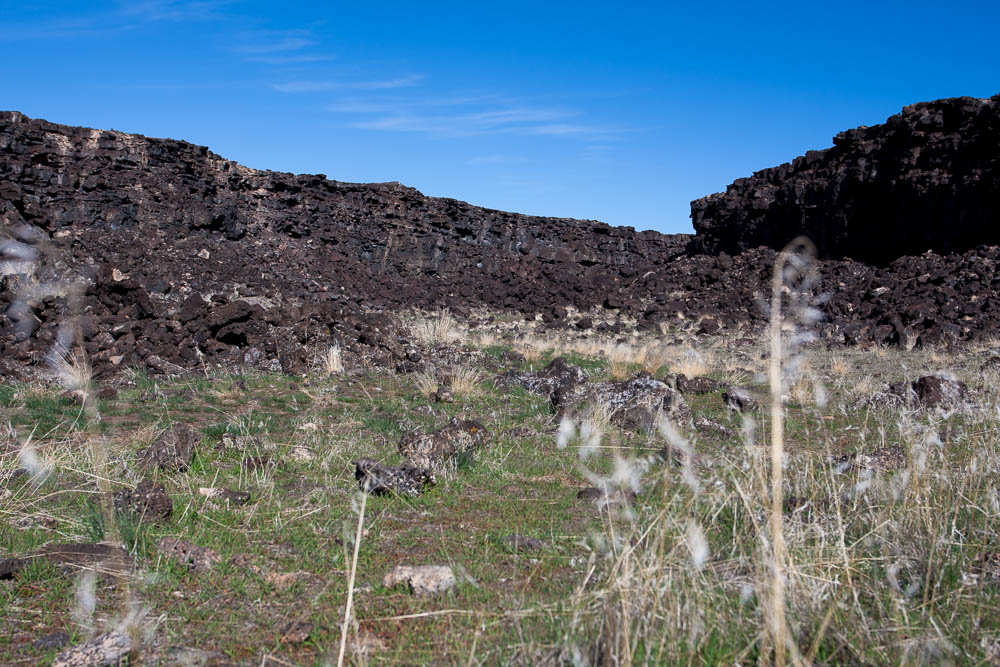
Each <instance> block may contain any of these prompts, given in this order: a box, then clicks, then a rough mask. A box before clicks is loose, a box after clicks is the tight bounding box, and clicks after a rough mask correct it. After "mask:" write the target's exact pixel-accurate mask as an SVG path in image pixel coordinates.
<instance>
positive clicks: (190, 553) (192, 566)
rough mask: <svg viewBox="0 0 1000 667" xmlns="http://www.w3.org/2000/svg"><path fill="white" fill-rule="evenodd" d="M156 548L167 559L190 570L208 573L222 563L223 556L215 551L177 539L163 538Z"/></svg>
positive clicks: (158, 541)
mask: <svg viewBox="0 0 1000 667" xmlns="http://www.w3.org/2000/svg"><path fill="white" fill-rule="evenodd" d="M156 548H157V549H159V550H160V553H161V554H163V555H164V556H166V557H167V558H170V559H173V560H175V561H178V562H179V563H182V564H184V565H187V567H188V569H189V570H193V571H195V572H207V571H208V570H211V569H212V568H213V567H215V566H216V565H218V564H219V563H221V562H222V556H220V555H219V553H218V552H217V551H215V550H214V549H209V548H208V547H199V546H197V545H195V544H191V543H190V542H186V541H185V540H182V539H179V538H176V537H161V538H160V539H159V540H157V542H156Z"/></svg>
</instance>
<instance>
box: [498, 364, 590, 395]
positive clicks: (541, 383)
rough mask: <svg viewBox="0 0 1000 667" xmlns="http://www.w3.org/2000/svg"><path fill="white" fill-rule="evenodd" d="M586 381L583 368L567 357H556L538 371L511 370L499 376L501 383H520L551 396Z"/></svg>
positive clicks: (535, 391)
mask: <svg viewBox="0 0 1000 667" xmlns="http://www.w3.org/2000/svg"><path fill="white" fill-rule="evenodd" d="M586 381H587V374H586V373H584V372H583V369H582V368H580V367H579V366H574V365H573V364H571V363H569V362H568V361H567V360H566V358H565V357H556V358H555V359H553V360H552V361H550V362H549V363H548V365H546V366H545V368H543V369H542V370H540V371H538V372H537V373H529V372H519V371H510V372H508V373H504V374H503V375H501V376H500V378H499V382H500V383H501V384H508V385H510V384H514V385H518V386H521V387H524V388H525V389H527V390H528V391H530V392H532V393H535V394H541V395H542V396H551V395H552V394H553V393H555V392H556V391H557V390H559V389H562V390H563V391H567V390H570V389H571V388H573V387H575V386H577V385H581V384H584V383H585V382H586Z"/></svg>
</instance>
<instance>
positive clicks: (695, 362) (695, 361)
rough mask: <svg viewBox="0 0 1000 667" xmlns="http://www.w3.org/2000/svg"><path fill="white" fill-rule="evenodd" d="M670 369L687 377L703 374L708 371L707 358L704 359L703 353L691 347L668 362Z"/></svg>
mask: <svg viewBox="0 0 1000 667" xmlns="http://www.w3.org/2000/svg"><path fill="white" fill-rule="evenodd" d="M670 371H671V372H673V373H679V374H680V375H684V376H686V377H689V378H693V377H698V376H700V375H705V374H707V373H708V371H709V363H708V359H706V357H705V353H702V352H699V351H698V350H696V349H694V348H693V347H692V348H688V349H687V350H685V351H684V353H683V354H682V355H681V357H680V359H675V360H674V361H673V362H671V363H670Z"/></svg>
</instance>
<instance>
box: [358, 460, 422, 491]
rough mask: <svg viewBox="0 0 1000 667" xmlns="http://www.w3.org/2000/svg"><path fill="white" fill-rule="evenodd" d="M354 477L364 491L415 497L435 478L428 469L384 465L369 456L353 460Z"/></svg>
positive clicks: (407, 465) (408, 465) (406, 465)
mask: <svg viewBox="0 0 1000 667" xmlns="http://www.w3.org/2000/svg"><path fill="white" fill-rule="evenodd" d="M354 478H355V479H356V480H357V481H358V486H360V487H361V490H362V491H364V492H365V493H371V494H374V495H384V494H388V493H395V494H397V495H400V496H410V497H416V496H419V495H420V494H421V493H423V491H424V489H425V488H426V487H429V486H433V485H434V482H435V479H434V475H433V474H432V473H431V471H430V470H428V469H426V468H420V467H417V466H414V465H410V464H404V465H401V466H395V467H392V466H385V465H382V464H380V463H378V462H377V461H374V460H372V459H369V458H364V459H360V460H358V461H355V462H354Z"/></svg>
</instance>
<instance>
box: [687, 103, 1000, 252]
mask: <svg viewBox="0 0 1000 667" xmlns="http://www.w3.org/2000/svg"><path fill="white" fill-rule="evenodd" d="M833 143H834V146H833V148H829V149H827V150H822V151H809V152H807V153H806V154H805V155H804V156H801V157H797V158H795V159H794V160H793V161H792V162H791V163H790V164H789V163H786V164H783V165H781V166H778V167H772V168H770V169H764V170H762V171H758V172H756V173H755V174H754V175H753V176H752V177H750V178H741V179H739V180H737V181H735V182H733V184H732V185H730V186H729V187H728V188H727V189H726V192H724V193H719V194H714V195H709V196H708V197H705V198H703V199H698V200H696V201H694V202H692V203H691V218H692V220H693V222H694V228H695V230H696V231H697V233H698V239H697V244H698V245H699V246H700V247H701V249H702V250H704V251H708V252H719V251H726V252H728V253H740V252H742V251H744V250H747V249H750V248H754V247H756V246H759V245H766V246H769V247H771V248H775V249H780V248H782V247H784V245H785V244H786V243H788V242H789V241H791V240H792V239H793V238H795V237H796V236H799V235H800V234H805V235H806V236H808V237H809V238H811V239H812V241H813V242H814V243H815V244H816V245H817V247H818V249H819V251H820V254H821V255H822V256H826V257H853V258H855V259H861V260H865V261H870V262H874V263H879V264H885V263H888V262H890V261H892V260H894V259H896V258H897V257H900V256H902V255H916V254H920V253H923V252H924V251H926V250H929V249H933V250H935V251H936V252H954V251H959V252H960V251H965V250H969V249H971V248H974V247H976V246H977V245H979V244H981V243H991V244H996V243H1000V227H998V226H997V224H996V223H997V220H998V218H1000V151H998V150H997V146H998V145H1000V95H997V96H994V97H993V98H991V99H976V98H972V97H956V98H951V99H944V100H937V101H934V102H924V103H920V104H913V105H910V106H907V107H904V108H903V110H902V113H899V114H896V115H895V116H892V117H890V118H889V119H888V120H887V121H886V122H885V123H884V124H882V125H874V126H872V127H864V126H862V127H859V128H856V129H853V130H848V131H846V132H841V133H840V134H838V135H837V136H836V137H834V138H833Z"/></svg>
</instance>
